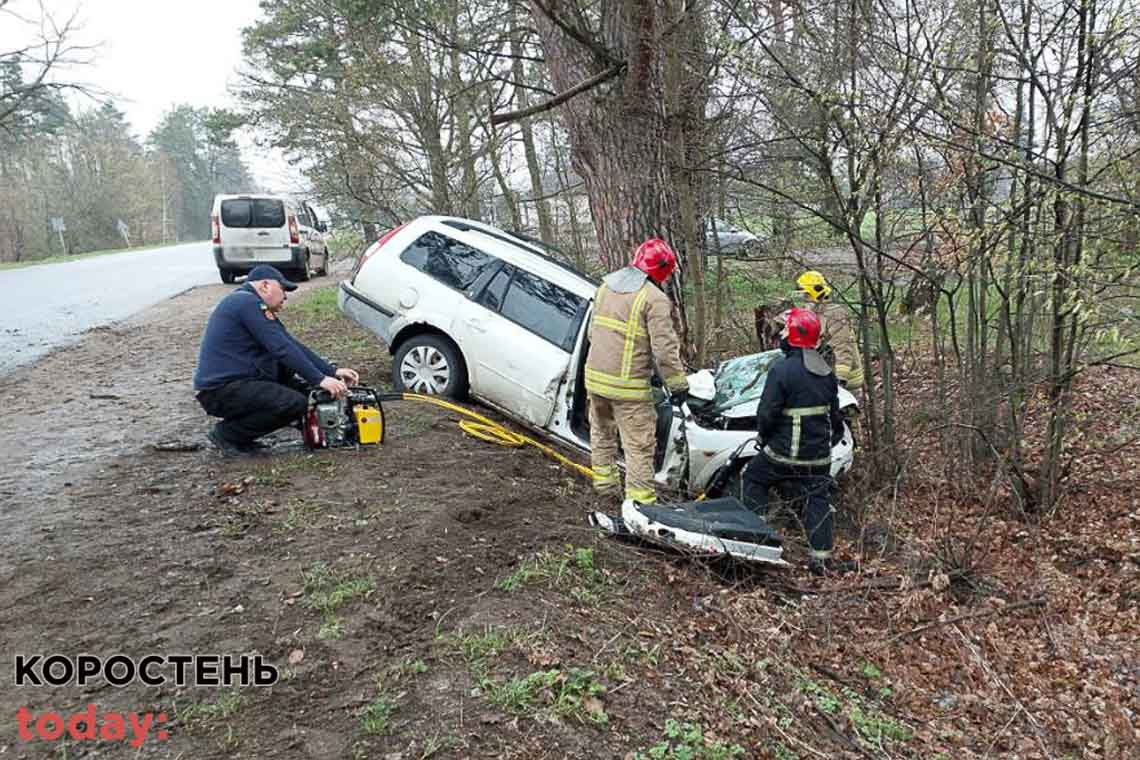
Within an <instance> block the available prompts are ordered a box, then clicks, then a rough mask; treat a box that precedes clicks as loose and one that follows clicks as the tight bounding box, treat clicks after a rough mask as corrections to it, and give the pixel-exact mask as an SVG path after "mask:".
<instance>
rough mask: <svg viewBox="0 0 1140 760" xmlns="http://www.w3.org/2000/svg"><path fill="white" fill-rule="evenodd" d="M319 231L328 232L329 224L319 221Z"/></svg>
mask: <svg viewBox="0 0 1140 760" xmlns="http://www.w3.org/2000/svg"><path fill="white" fill-rule="evenodd" d="M317 231H318V232H328V231H329V226H328V225H327V224H326V223H324V222H317Z"/></svg>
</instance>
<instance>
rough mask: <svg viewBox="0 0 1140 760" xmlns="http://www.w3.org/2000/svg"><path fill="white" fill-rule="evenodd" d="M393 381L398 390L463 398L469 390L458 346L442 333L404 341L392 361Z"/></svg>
mask: <svg viewBox="0 0 1140 760" xmlns="http://www.w3.org/2000/svg"><path fill="white" fill-rule="evenodd" d="M392 375H393V378H392V384H393V385H394V386H395V389H396V391H397V392H404V391H409V392H411V393H422V394H425V395H428V396H450V397H451V398H463V396H465V395H466V393H467V367H466V365H465V364H464V363H463V357H462V356H460V354H459V349H458V348H456V346H455V344H454V343H452V342H451V341H450V340H448V339H447V338H444V337H441V336H439V335H417V336H415V337H413V338H409V339H408V340H407V341H405V342H404V343H403V344H402V345H401V346H400V348H399V349H398V350H397V351H396V356H395V357H394V361H393V362H392Z"/></svg>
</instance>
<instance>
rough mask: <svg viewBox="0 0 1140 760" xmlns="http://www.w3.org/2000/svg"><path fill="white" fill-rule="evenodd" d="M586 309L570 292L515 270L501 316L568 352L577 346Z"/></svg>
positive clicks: (581, 301) (580, 300)
mask: <svg viewBox="0 0 1140 760" xmlns="http://www.w3.org/2000/svg"><path fill="white" fill-rule="evenodd" d="M584 305H585V299H583V298H579V297H578V296H576V295H574V294H573V293H571V292H570V291H569V290H566V289H565V288H560V287H558V286H557V285H555V284H554V283H551V282H547V281H546V280H544V279H542V278H541V277H538V276H537V275H533V274H531V273H530V272H524V271H522V270H521V269H516V270H515V276H514V277H513V278H511V286H510V287H509V288H508V289H507V293H506V296H505V297H504V298H503V305H502V307H501V308H500V312H499V313H500V314H502V315H503V316H504V317H506V318H507V319H509V320H511V321H512V322H516V323H517V324H519V325H521V326H522V327H525V328H526V329H528V330H530V331H531V332H533V333H534V334H535V335H538V336H540V337H542V338H546V339H547V340H548V341H550V342H551V343H553V344H554V345H556V346H559V347H561V348H563V349H565V350H567V351H569V350H571V349H572V348H573V346H574V337H575V334H576V333H577V327H578V324H579V322H580V321H581V314H582V310H583V309H582V307H583V306H584Z"/></svg>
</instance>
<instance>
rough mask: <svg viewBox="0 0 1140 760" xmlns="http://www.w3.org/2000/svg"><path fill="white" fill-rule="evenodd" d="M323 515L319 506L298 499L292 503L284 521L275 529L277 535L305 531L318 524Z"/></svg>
mask: <svg viewBox="0 0 1140 760" xmlns="http://www.w3.org/2000/svg"><path fill="white" fill-rule="evenodd" d="M320 515H321V507H320V506H319V505H317V504H313V503H311V502H308V501H305V500H304V499H297V500H295V501H293V502H290V504H289V509H288V510H287V511H286V513H285V519H283V520H282V521H281V522H280V523H279V524H278V525H277V526H275V527H274V532H275V533H281V532H290V531H294V530H304V529H305V528H309V527H312V526H313V525H315V524H316V522H317V520H318V519H319V518H320Z"/></svg>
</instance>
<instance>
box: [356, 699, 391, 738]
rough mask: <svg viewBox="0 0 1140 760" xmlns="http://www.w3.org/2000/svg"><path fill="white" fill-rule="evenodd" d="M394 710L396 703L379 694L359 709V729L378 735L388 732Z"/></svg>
mask: <svg viewBox="0 0 1140 760" xmlns="http://www.w3.org/2000/svg"><path fill="white" fill-rule="evenodd" d="M395 711H396V703H395V702H393V701H392V700H391V699H389V698H388V697H387V696H385V695H383V694H381V695H380V696H378V697H376V699H374V700H372V701H371V702H369V703H368V704H367V705H366V706H365V707H364V709H362V710H361V711H360V728H361V730H363V731H364V733H366V734H369V735H371V736H380V735H383V734H386V733H388V729H389V728H390V723H391V719H392V713H393V712H395Z"/></svg>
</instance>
